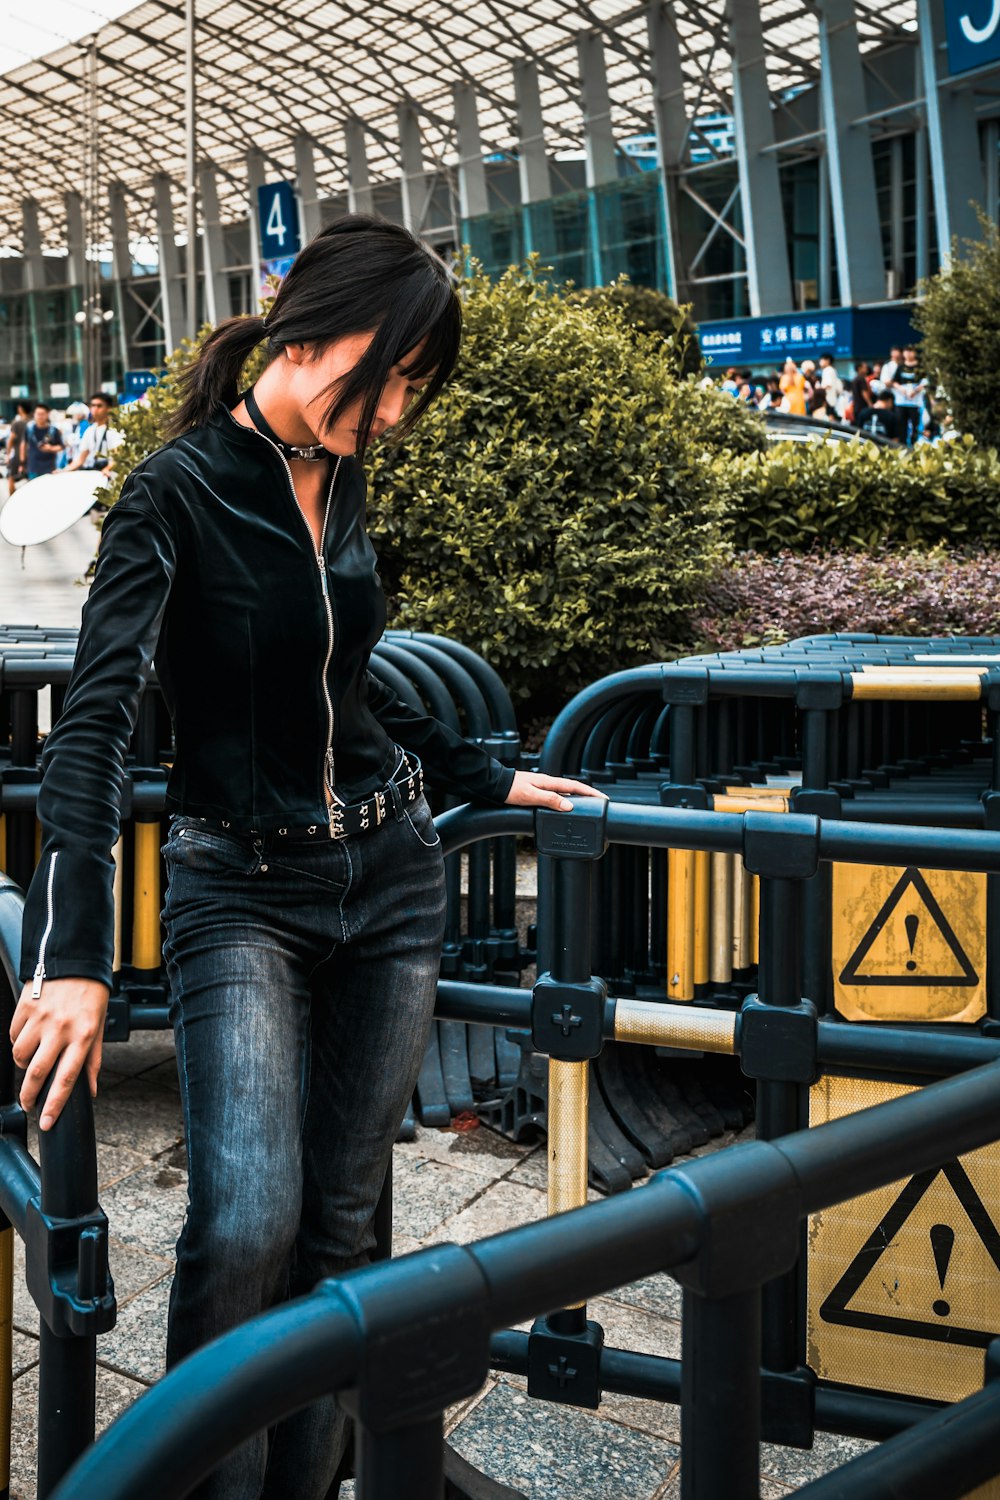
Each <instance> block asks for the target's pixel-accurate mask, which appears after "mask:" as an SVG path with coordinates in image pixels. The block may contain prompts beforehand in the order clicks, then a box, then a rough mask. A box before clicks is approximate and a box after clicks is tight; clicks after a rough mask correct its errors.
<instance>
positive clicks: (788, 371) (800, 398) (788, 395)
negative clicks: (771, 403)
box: [780, 358, 806, 417]
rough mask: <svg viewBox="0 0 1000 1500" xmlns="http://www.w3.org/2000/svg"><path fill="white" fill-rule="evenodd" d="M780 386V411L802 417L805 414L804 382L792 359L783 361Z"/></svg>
mask: <svg viewBox="0 0 1000 1500" xmlns="http://www.w3.org/2000/svg"><path fill="white" fill-rule="evenodd" d="M780 384H781V393H782V401H781V410H782V411H786V412H790V413H791V414H792V415H793V416H796V417H804V416H805V414H806V380H805V376H804V375H803V373H802V371H801V370H800V369H799V367H798V365H797V364H796V363H795V361H794V359H791V358H789V359H786V360H785V369H784V373H783V374H782V376H781V382H780Z"/></svg>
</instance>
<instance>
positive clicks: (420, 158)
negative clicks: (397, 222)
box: [396, 104, 431, 234]
mask: <svg viewBox="0 0 1000 1500" xmlns="http://www.w3.org/2000/svg"><path fill="white" fill-rule="evenodd" d="M396 121H397V123H398V126H399V158H400V167H401V173H400V191H401V194H402V199H403V223H404V224H405V225H406V227H407V229H408V230H409V231H410V232H411V234H420V232H421V231H422V229H423V227H424V220H425V219H426V217H427V210H428V208H429V207H430V199H431V194H430V187H429V184H428V181H427V172H426V169H425V167H424V146H423V141H422V140H421V138H420V117H419V115H418V114H417V111H416V107H415V106H414V105H412V104H398V105H397V106H396Z"/></svg>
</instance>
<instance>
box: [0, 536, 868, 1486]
mask: <svg viewBox="0 0 1000 1500" xmlns="http://www.w3.org/2000/svg"><path fill="white" fill-rule="evenodd" d="M95 541H96V533H95V531H94V529H93V526H92V525H91V523H90V522H89V521H88V520H86V519H85V520H83V521H81V522H78V523H77V525H76V526H74V527H73V528H72V529H71V530H70V531H68V532H66V533H64V534H63V536H62V537H59V538H56V540H55V541H53V542H49V543H46V544H44V545H43V546H40V547H37V548H29V549H28V550H27V552H26V554H25V559H24V562H25V566H24V568H23V569H22V568H21V558H20V553H19V551H18V550H16V549H14V548H11V547H9V546H7V545H6V544H5V543H2V542H0V621H3V622H5V623H20V624H43V625H66V624H75V623H78V622H79V617H80V610H81V608H82V605H83V601H84V599H85V597H86V594H85V590H84V589H82V588H80V587H77V586H76V585H75V580H76V579H77V578H79V577H80V575H81V574H82V572H83V571H84V569H85V568H86V566H87V563H88V561H89V559H90V557H91V555H92V554H93V551H94V548H95ZM523 894H524V895H527V894H528V893H527V891H525V892H524V893H523ZM95 1112H96V1120H97V1140H98V1159H99V1171H100V1196H101V1202H102V1204H103V1206H104V1209H105V1211H106V1212H107V1214H108V1218H109V1221H110V1229H111V1267H112V1272H113V1275H114V1278H115V1286H116V1291H117V1296H118V1307H119V1314H118V1322H117V1326H116V1327H115V1328H114V1330H113V1331H112V1332H111V1333H109V1334H106V1335H105V1336H104V1337H103V1338H101V1339H100V1340H99V1341H98V1360H99V1365H98V1381H97V1392H98V1420H99V1424H100V1426H101V1427H102V1428H103V1427H104V1426H106V1425H107V1423H108V1422H110V1421H111V1420H112V1419H113V1418H114V1417H115V1415H116V1414H117V1413H118V1412H119V1411H121V1410H122V1409H123V1408H124V1407H125V1406H127V1405H128V1404H129V1403H131V1402H132V1401H134V1400H135V1399H136V1398H137V1397H138V1396H139V1395H141V1394H142V1392H143V1390H144V1389H145V1388H146V1387H147V1386H148V1385H150V1384H151V1383H152V1382H154V1381H155V1380H156V1379H157V1377H158V1376H159V1374H160V1373H161V1371H162V1368H163V1353H164V1342H165V1324H166V1309H167V1299H168V1296H169V1289H170V1279H171V1275H172V1258H173V1247H174V1243H175V1240H176V1238H177V1234H178V1232H179V1229H180V1225H181V1221H182V1218H183V1214H184V1207H185V1201H186V1175H185V1173H186V1158H185V1151H184V1144H183V1138H182V1119H181V1109H180V1099H179V1094H178V1088H177V1077H176V1070H175V1065H174V1055H173V1042H172V1039H171V1037H170V1036H169V1035H168V1034H165V1033H139V1034H138V1035H136V1036H135V1037H133V1039H132V1040H131V1041H130V1042H127V1043H124V1044H118V1045H112V1046H109V1047H108V1048H107V1050H106V1054H105V1068H104V1072H103V1073H102V1076H101V1084H100V1093H99V1095H98V1099H97V1103H96V1111H95ZM719 1144H723V1143H716V1145H719ZM395 1180H396V1201H395V1224H396V1241H395V1251H396V1253H397V1254H403V1253H405V1252H406V1251H408V1250H413V1249H416V1248H417V1246H419V1245H425V1244H432V1243H435V1242H436V1241H440V1240H455V1241H467V1240H471V1239H476V1238H479V1237H482V1236H483V1235H486V1234H493V1233H496V1232H497V1231H499V1230H502V1229H506V1228H509V1227H512V1226H514V1225H516V1224H520V1223H525V1222H527V1221H529V1220H532V1219H537V1218H539V1217H541V1216H542V1215H543V1214H544V1212H545V1191H544V1186H545V1151H544V1147H543V1146H542V1147H537V1146H536V1147H534V1148H527V1147H519V1146H515V1145H513V1144H512V1143H511V1142H509V1141H507V1140H504V1139H503V1138H502V1137H501V1136H498V1135H496V1134H494V1133H493V1132H491V1131H489V1130H487V1129H485V1128H480V1129H478V1130H474V1131H472V1132H469V1133H462V1134H457V1133H454V1132H451V1131H447V1130H442V1131H439V1130H421V1131H420V1132H419V1134H418V1139H417V1140H416V1141H415V1142H413V1143H410V1144H407V1145H399V1146H397V1147H396V1153H395ZM634 1191H641V1188H638V1189H634ZM18 1252H19V1253H18V1270H17V1281H16V1287H15V1304H14V1306H15V1334H14V1358H15V1376H16V1379H15V1383H14V1431H13V1473H12V1493H13V1494H14V1495H15V1496H20V1497H22V1500H34V1496H35V1485H34V1465H35V1446H36V1402H37V1396H38V1363H37V1358H38V1341H37V1314H36V1312H35V1309H34V1307H33V1305H32V1303H31V1301H30V1299H29V1297H28V1295H27V1292H26V1290H25V1287H24V1282H23V1257H22V1256H21V1255H20V1246H19V1245H18ZM592 1315H593V1316H594V1317H596V1318H597V1319H598V1320H599V1321H600V1322H601V1323H602V1324H603V1325H604V1328H605V1331H606V1334H607V1339H608V1342H609V1344H612V1345H618V1346H625V1347H629V1348H633V1349H640V1350H646V1351H649V1352H652V1353H662V1354H668V1355H676V1354H677V1353H678V1352H679V1350H680V1322H679V1317H680V1294H679V1289H678V1287H677V1285H676V1283H675V1282H673V1281H672V1280H671V1278H670V1277H669V1276H666V1275H662V1276H654V1277H651V1278H650V1279H649V1280H647V1281H645V1282H642V1283H639V1284H637V1285H635V1286H631V1287H626V1288H623V1289H622V1290H621V1291H618V1292H616V1293H614V1294H613V1295H612V1296H609V1297H604V1298H600V1299H599V1300H598V1301H596V1302H595V1303H593V1304H592ZM449 1425H450V1427H451V1437H452V1441H453V1442H454V1444H455V1446H456V1447H457V1448H458V1449H459V1450H460V1452H461V1453H462V1454H463V1455H464V1456H465V1457H466V1458H468V1459H469V1460H470V1461H471V1462H474V1463H476V1464H477V1465H479V1466H480V1467H481V1468H483V1469H485V1470H486V1471H487V1472H488V1473H490V1474H492V1475H493V1476H494V1477H496V1478H498V1479H501V1480H504V1481H506V1482H507V1483H508V1484H511V1485H513V1486H516V1487H517V1488H519V1489H521V1490H522V1491H523V1492H524V1493H525V1494H526V1495H527V1496H529V1497H530V1500H675V1497H678V1496H679V1493H680V1489H679V1478H678V1473H679V1460H680V1450H679V1427H678V1420H677V1412H676V1410H675V1409H674V1408H673V1407H669V1406H666V1407H665V1406H661V1405H659V1404H658V1403H655V1402H649V1401H639V1400H635V1399H631V1398H627V1397H619V1396H611V1397H609V1398H608V1399H607V1400H606V1401H605V1403H604V1405H603V1406H602V1407H601V1408H600V1409H599V1411H597V1412H596V1413H592V1412H582V1411H575V1410H573V1409H571V1408H568V1407H566V1408H559V1407H553V1406H546V1405H544V1404H542V1403H537V1402H533V1401H530V1400H529V1399H528V1398H527V1396H526V1395H525V1393H524V1382H523V1381H520V1380H518V1379H516V1378H515V1377H512V1376H507V1375H502V1376H495V1377H492V1378H491V1379H490V1380H489V1381H488V1382H487V1384H486V1386H485V1387H484V1388H483V1390H482V1391H481V1392H480V1393H479V1395H478V1396H476V1397H474V1398H473V1399H472V1400H470V1401H468V1402H466V1403H464V1404H463V1405H462V1406H461V1407H460V1408H458V1409H457V1410H456V1411H454V1412H452V1413H451V1416H450V1424H449ZM864 1446H865V1445H863V1444H861V1443H858V1442H854V1441H850V1440H846V1439H834V1438H828V1437H821V1438H820V1439H819V1440H818V1442H817V1446H816V1448H815V1449H814V1450H813V1452H812V1453H797V1452H794V1451H792V1450H780V1449H774V1448H766V1449H765V1450H764V1469H765V1472H766V1475H767V1478H766V1481H765V1483H764V1485H763V1486H762V1491H761V1493H762V1496H764V1497H766V1500H770V1497H774V1496H778V1495H784V1494H787V1493H789V1492H790V1491H792V1490H794V1489H795V1488H796V1487H797V1486H799V1485H801V1484H803V1483H805V1482H806V1481H807V1480H809V1479H810V1478H813V1477H815V1476H816V1475H818V1474H820V1473H822V1472H824V1471H825V1470H826V1469H827V1468H829V1467H832V1466H833V1465H834V1464H835V1463H837V1462H840V1461H842V1460H843V1458H845V1457H849V1456H851V1455H852V1454H854V1453H856V1452H859V1451H861V1450H862V1449H863V1447H864ZM289 1500H293V1497H289ZM345 1500H347V1497H346V1496H345ZM719 1500H724V1497H719Z"/></svg>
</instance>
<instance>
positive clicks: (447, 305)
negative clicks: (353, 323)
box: [325, 266, 462, 459]
mask: <svg viewBox="0 0 1000 1500" xmlns="http://www.w3.org/2000/svg"><path fill="white" fill-rule="evenodd" d="M442 269H443V268H442ZM461 342H462V306H461V303H460V301H459V299H458V295H457V293H456V292H455V290H454V288H453V287H452V285H451V283H450V282H449V281H448V280H447V277H446V276H440V277H439V276H437V275H434V276H433V277H428V276H427V270H426V267H424V266H421V267H420V269H419V270H418V271H417V272H416V273H415V274H413V275H412V276H409V277H407V278H406V280H405V281H404V282H403V284H402V285H401V286H400V288H399V290H398V292H397V293H396V296H395V298H394V299H393V302H392V305H391V306H390V307H389V309H388V310H387V312H386V314H385V316H384V318H383V319H382V321H381V323H380V324H379V325H378V327H377V330H376V333H375V337H374V338H373V339H372V342H371V343H370V344H369V346H368V348H367V350H366V351H365V353H364V355H363V356H362V358H361V359H360V360H359V361H358V363H357V364H356V365H355V367H354V369H353V370H351V371H350V372H349V373H348V374H347V375H346V376H344V377H343V378H342V379H341V380H339V381H338V382H336V384H335V385H334V386H331V387H330V395H331V397H332V400H331V402H330V405H329V407H328V408H327V411H326V413H325V421H326V423H327V424H328V425H329V426H333V424H334V423H335V422H336V421H337V419H338V417H339V416H340V414H341V413H342V412H343V411H345V410H346V408H347V407H348V406H350V405H351V404H352V403H353V402H355V401H357V400H359V399H360V401H361V414H360V419H359V422H358V447H357V457H358V458H359V459H360V458H362V457H363V456H364V452H365V448H366V446H367V443H368V440H369V437H370V435H371V429H372V425H373V423H374V421H375V418H376V415H377V412H378V404H379V401H380V400H381V396H382V391H383V388H384V387H385V385H386V382H387V381H388V379H389V377H390V375H391V373H392V371H393V369H394V368H395V367H397V366H398V367H399V368H400V369H401V371H402V372H403V374H404V375H406V376H408V377H409V378H411V379H422V378H424V377H429V379H428V382H427V385H426V386H425V387H424V388H423V390H422V391H421V392H420V394H419V395H418V396H417V398H416V400H415V401H413V402H412V404H411V405H410V407H409V408H408V410H407V411H406V412H405V413H404V415H403V418H402V420H401V421H400V422H399V423H398V424H397V425H396V427H395V428H394V429H393V441H399V440H401V439H402V438H404V437H406V435H407V434H408V433H409V432H410V431H411V430H412V428H413V426H414V423H416V422H417V421H419V419H420V417H421V416H422V415H423V413H424V412H425V411H426V410H427V408H428V406H429V405H430V404H431V402H432V401H433V400H434V398H435V397H436V396H437V395H438V394H439V392H440V391H441V389H442V387H443V386H444V385H445V383H446V382H447V380H448V379H449V377H450V376H451V374H452V372H453V370H454V368H455V365H456V363H457V361H458V354H459V349H460V347H461Z"/></svg>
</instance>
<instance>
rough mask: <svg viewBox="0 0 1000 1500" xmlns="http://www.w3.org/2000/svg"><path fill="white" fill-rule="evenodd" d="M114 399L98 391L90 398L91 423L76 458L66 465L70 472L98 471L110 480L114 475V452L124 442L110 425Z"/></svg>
mask: <svg viewBox="0 0 1000 1500" xmlns="http://www.w3.org/2000/svg"><path fill="white" fill-rule="evenodd" d="M113 407H114V397H113V396H108V395H106V394H105V392H104V391H98V392H97V393H96V394H95V395H93V396H91V398H90V422H89V425H88V427H87V430H86V431H85V432H84V434H83V436H82V438H81V439H80V445H79V448H78V450H77V454H76V457H75V458H74V459H73V460H72V462H71V463H68V464H67V465H66V468H67V469H68V470H73V469H96V470H97V471H98V472H103V473H104V474H105V475H107V476H108V477H109V478H110V476H111V475H112V474H113V473H114V467H115V460H114V450H115V449H116V448H119V447H120V446H121V444H122V442H123V441H124V438H123V435H122V434H121V433H120V432H117V431H116V430H115V429H114V428H113V427H111V426H110V425H109V419H110V417H111V412H112V409H113Z"/></svg>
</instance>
